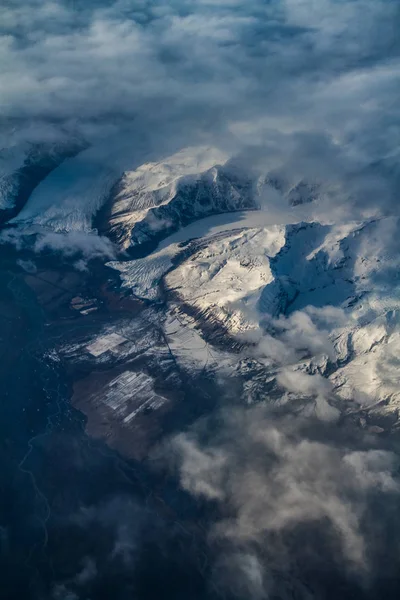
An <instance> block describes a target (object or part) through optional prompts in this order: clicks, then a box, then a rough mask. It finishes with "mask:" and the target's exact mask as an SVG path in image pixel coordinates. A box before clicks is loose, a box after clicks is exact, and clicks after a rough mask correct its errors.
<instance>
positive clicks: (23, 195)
mask: <svg viewBox="0 0 400 600" xmlns="http://www.w3.org/2000/svg"><path fill="white" fill-rule="evenodd" d="M83 145H84V144H83V141H82V140H80V139H74V138H67V137H65V138H60V140H59V141H57V142H47V143H40V144H39V143H28V142H24V143H16V144H14V145H10V146H8V147H5V148H3V149H0V211H5V212H4V213H3V214H4V215H7V216H9V217H11V216H13V213H14V214H15V212H16V211H17V210H18V209H19V208H21V207H23V205H24V204H25V202H26V201H27V200H28V198H29V195H30V194H31V193H32V191H33V190H34V188H35V187H36V186H37V185H38V184H39V183H40V182H41V181H42V180H43V179H44V178H45V177H46V176H47V175H48V174H49V173H51V171H52V170H53V169H55V168H57V167H58V165H59V164H60V163H62V161H63V160H64V159H65V158H67V157H69V156H73V155H75V154H76V153H78V152H79V151H80V150H81V149H82V148H83ZM0 214H1V212H0Z"/></svg>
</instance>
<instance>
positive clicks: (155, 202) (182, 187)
mask: <svg viewBox="0 0 400 600" xmlns="http://www.w3.org/2000/svg"><path fill="white" fill-rule="evenodd" d="M253 188H254V182H253V180H252V178H251V176H250V175H249V174H247V173H244V172H243V171H241V169H240V168H238V167H237V166H236V165H234V164H233V163H230V162H229V161H228V160H227V156H226V155H225V154H223V153H222V152H221V151H219V150H217V149H215V148H208V147H196V148H186V149H185V150H183V151H181V152H178V153H177V154H174V155H172V156H170V157H168V158H166V159H165V160H164V161H162V162H159V163H148V164H145V165H142V166H141V167H140V168H139V169H137V170H136V171H133V172H129V173H125V174H124V176H123V178H122V179H121V181H120V183H119V185H118V187H117V193H116V196H115V200H114V202H113V203H112V205H111V208H110V215H109V219H108V220H109V226H108V228H107V232H108V233H109V235H111V237H112V238H113V239H114V240H116V241H118V243H119V244H121V245H122V246H123V247H125V248H128V247H135V246H140V245H141V244H149V243H150V244H151V243H153V245H154V242H155V241H156V240H158V239H162V238H163V237H165V236H166V235H167V234H168V233H170V232H171V231H175V230H177V229H178V228H180V227H182V226H185V225H187V224H188V223H191V222H193V221H195V220H197V219H200V218H202V217H205V216H208V215H213V214H218V213H223V212H232V211H237V210H241V209H249V208H250V209H251V208H256V207H257V200H256V196H255V194H254V189H253Z"/></svg>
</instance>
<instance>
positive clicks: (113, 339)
mask: <svg viewBox="0 0 400 600" xmlns="http://www.w3.org/2000/svg"><path fill="white" fill-rule="evenodd" d="M123 342H126V338H124V337H122V335H119V334H118V333H110V334H109V335H105V336H101V337H98V338H97V339H96V340H95V341H94V342H92V343H91V344H88V345H87V346H86V350H87V351H88V352H90V354H92V355H93V356H96V357H97V356H100V355H101V354H104V352H107V351H108V350H112V349H113V348H115V347H116V346H119V345H120V344H122V343H123Z"/></svg>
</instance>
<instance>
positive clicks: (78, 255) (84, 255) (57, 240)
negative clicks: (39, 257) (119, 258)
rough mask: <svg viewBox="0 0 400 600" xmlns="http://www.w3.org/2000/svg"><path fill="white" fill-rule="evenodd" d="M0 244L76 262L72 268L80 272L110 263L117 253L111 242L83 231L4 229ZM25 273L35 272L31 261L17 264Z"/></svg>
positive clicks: (94, 233)
mask: <svg viewBox="0 0 400 600" xmlns="http://www.w3.org/2000/svg"><path fill="white" fill-rule="evenodd" d="M0 244H12V245H14V246H15V247H16V248H17V250H22V249H30V250H32V251H33V252H35V253H36V254H43V253H46V252H48V251H52V252H54V253H56V254H60V255H62V256H63V257H64V258H66V259H69V258H73V259H75V262H74V263H73V264H74V267H75V268H76V269H78V270H79V271H85V270H86V269H87V263H88V261H90V260H94V259H98V258H101V259H103V260H104V259H107V260H113V259H115V258H116V249H115V247H114V245H113V244H112V242H111V241H110V240H109V239H108V238H106V237H103V236H99V235H97V233H96V232H93V233H89V232H85V231H69V232H58V233H55V232H51V231H43V230H39V229H38V228H32V229H30V228H27V229H18V228H13V229H6V230H4V231H3V232H2V233H1V236H0ZM18 264H20V266H21V267H22V268H24V269H25V270H31V271H32V269H33V268H36V267H35V265H34V264H33V263H32V261H19V263H18Z"/></svg>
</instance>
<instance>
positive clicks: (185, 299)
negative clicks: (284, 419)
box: [111, 217, 400, 431]
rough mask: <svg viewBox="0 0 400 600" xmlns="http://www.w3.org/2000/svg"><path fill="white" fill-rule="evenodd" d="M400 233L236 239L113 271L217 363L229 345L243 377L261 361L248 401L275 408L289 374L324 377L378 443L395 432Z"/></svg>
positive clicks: (357, 229)
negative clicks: (272, 397) (273, 400)
mask: <svg viewBox="0 0 400 600" xmlns="http://www.w3.org/2000/svg"><path fill="white" fill-rule="evenodd" d="M398 230H399V222H398V219H397V218H395V217H386V218H380V219H375V220H369V221H365V222H349V223H345V224H342V223H340V224H321V223H318V222H308V223H306V222H303V223H297V224H287V225H274V226H268V227H264V228H254V227H253V228H244V229H234V230H231V231H224V232H221V233H217V234H215V235H212V236H209V237H205V238H201V239H197V240H193V241H191V242H189V243H188V244H184V245H179V244H173V245H170V246H166V247H165V248H163V249H162V250H160V251H158V252H155V253H153V254H150V255H149V256H147V257H146V258H142V259H138V260H134V261H124V262H122V263H112V264H111V266H113V267H114V268H117V269H118V270H119V271H120V272H121V275H122V278H123V281H124V285H125V286H127V287H131V288H132V290H133V291H134V293H135V294H136V295H137V296H139V297H142V298H145V299H148V300H157V299H158V300H159V301H163V302H166V306H167V307H168V311H172V313H171V314H173V315H175V317H174V318H175V319H176V318H177V317H176V315H180V317H179V319H180V321H179V322H180V323H181V325H180V326H182V322H183V323H186V325H185V327H186V329H187V328H189V330H190V331H193V330H195V331H197V334H196V335H197V336H200V337H202V338H203V339H204V342H205V343H206V344H209V345H210V347H211V348H212V347H214V352H215V351H216V349H218V347H220V348H221V340H223V341H224V348H223V349H224V351H226V343H225V342H227V341H229V340H230V345H231V348H232V351H233V352H234V354H235V353H236V354H237V351H238V348H241V350H240V352H239V356H240V360H239V363H237V362H235V361H233V363H232V364H236V367H235V369H238V368H239V372H241V373H242V375H243V372H242V368H243V364H245V363H243V362H242V361H243V359H244V358H245V357H247V358H250V359H251V360H252V361H255V362H254V363H253V366H252V367H251V368H250V371H249V369H248V368H247V367H246V373H247V375H246V377H247V384H246V395H247V397H250V398H251V397H254V398H255V397H257V398H259V397H260V393H261V398H266V394H267V390H269V391H268V394H270V393H271V382H272V381H275V384H274V385H275V386H277V385H278V383H277V382H278V381H279V377H280V376H279V373H280V372H281V371H282V370H285V372H287V371H288V369H289V371H290V372H292V373H293V374H294V375H293V376H294V380H295V381H296V378H300V377H301V373H308V374H313V373H314V374H319V375H323V376H324V377H326V378H327V380H328V384H327V385H329V386H330V389H331V393H332V394H333V397H334V398H336V400H335V402H343V403H344V405H343V406H344V410H345V411H348V412H349V413H352V414H353V413H354V414H355V415H358V417H357V418H360V419H361V421H360V422H361V423H364V421H365V420H366V419H367V416H366V415H371V414H373V415H374V420H373V421H372V422H373V423H375V425H373V426H374V427H375V429H376V428H378V429H377V431H379V430H380V428H381V427H380V425H379V426H378V425H376V423H377V422H379V423H380V424H382V423H384V422H385V423H389V424H390V427H392V426H393V425H394V424H395V423H396V422H397V410H398V404H399V399H400V398H399V392H398V389H399V385H398V384H399V378H398V374H397V370H398V364H397V363H398V359H397V356H398V353H399V351H400V323H399V317H398V315H399V309H400V301H399V298H400V281H399V279H398V275H397V273H398V272H399V267H400V264H399V263H400V258H399V256H398V252H397V250H396V246H395V245H394V241H393V240H394V238H395V235H396V232H397V231H398ZM188 319H189V321H188ZM169 322H170V320H169V321H168V320H167V323H169ZM316 323H317V324H316ZM321 323H322V325H321ZM321 327H322V333H321V331H320V329H319V328H321ZM190 335H191V336H192V337H193V334H192V333H191V334H190ZM196 344H197V345H199V342H198V341H197V342H196ZM235 348H236V349H235ZM246 348H247V350H246ZM179 351H180V353H181V354H182V348H180V350H179ZM282 356H284V357H285V359H284V360H283V359H282ZM282 360H283V362H282ZM224 365H225V366H226V361H225V362H224ZM191 368H193V365H192V363H191ZM214 368H215V366H214ZM224 368H225V367H224ZM232 368H233V366H232ZM235 372H237V371H235ZM296 373H297V375H296ZM285 376H286V375H285ZM271 378H272V379H271ZM267 384H268V385H267ZM278 387H279V386H278ZM294 387H296V385H295V386H294ZM260 389H261V392H260ZM281 396H282V392H281V393H280V395H279V394H278V397H281ZM346 402H347V404H346ZM377 415H379V418H378V417H377ZM377 419H378V420H377ZM385 419H386V421H385ZM385 428H386V425H385V427H382V428H381V429H385Z"/></svg>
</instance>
